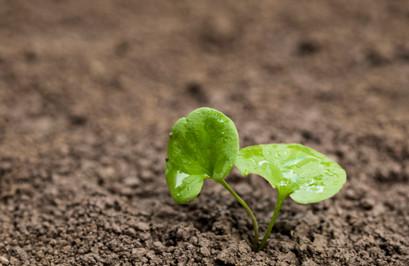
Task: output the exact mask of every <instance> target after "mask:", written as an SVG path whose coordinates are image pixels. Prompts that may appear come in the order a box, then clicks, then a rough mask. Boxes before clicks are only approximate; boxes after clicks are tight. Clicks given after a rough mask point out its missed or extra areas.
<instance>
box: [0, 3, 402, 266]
mask: <svg viewBox="0 0 409 266" xmlns="http://www.w3.org/2000/svg"><path fill="white" fill-rule="evenodd" d="M408 25H409V4H408V1H406V0H401V1H398V0H396V1H389V0H383V1H382V0H379V1H373V0H364V1H352V0H351V1H341V0H340V1H257V2H244V1H243V2H241V1H240V2H238V1H217V2H210V1H155V2H151V1H126V0H121V1H107V0H101V1H98V2H96V1H50V0H45V1H17V0H15V1H7V0H0V264H2V265H409V207H408V202H409V193H408V190H409V138H408V136H409V34H408ZM199 106H211V107H214V108H218V109H220V110H222V111H223V112H225V113H226V114H228V115H229V116H230V117H231V118H232V119H233V120H234V121H235V122H236V124H237V127H238V130H239V133H240V140H241V145H242V146H246V145H251V144H255V143H272V142H287V143H289V142H297V143H303V144H306V145H309V146H311V147H313V148H315V149H318V150H319V151H321V152H323V153H326V154H328V155H329V156H331V157H332V158H333V159H335V160H337V161H338V162H339V163H340V164H341V165H342V166H343V167H344V168H345V169H346V170H347V172H348V181H347V184H346V185H345V186H344V188H343V189H342V191H341V192H340V193H339V194H337V195H336V196H334V197H333V198H331V199H328V200H326V201H324V202H321V203H318V204H312V205H297V204H295V203H294V202H292V201H291V200H287V201H286V202H285V203H284V207H283V210H282V215H281V216H280V218H279V221H278V223H277V225H276V226H275V228H274V230H273V234H272V237H271V240H270V241H269V245H268V247H267V248H266V249H265V250H263V251H260V252H258V253H256V252H253V251H252V250H251V247H250V246H249V238H250V237H251V232H252V231H251V230H252V228H251V222H250V221H249V219H248V218H247V216H246V214H245V212H244V211H243V210H242V208H241V207H240V206H239V205H238V204H237V203H236V202H235V201H234V199H233V198H232V197H231V195H230V194H228V192H226V191H224V190H223V189H222V187H221V186H220V185H217V184H215V183H212V182H207V183H206V185H205V188H204V190H203V192H202V193H201V196H200V198H199V199H197V200H195V201H194V202H192V203H191V204H188V205H185V206H178V205H176V204H175V203H174V202H173V201H172V199H171V198H170V196H169V193H168V190H167V187H166V184H165V178H164V160H165V158H166V145H167V138H168V132H169V129H170V127H171V125H172V124H173V122H174V121H175V120H176V119H177V118H178V117H180V116H183V115H186V114H187V113H188V112H190V111H191V110H193V109H194V108H197V107H199ZM228 182H230V183H231V184H232V185H233V186H234V187H235V188H236V189H237V191H238V192H239V193H240V194H241V195H242V196H243V198H244V199H245V200H246V201H248V203H249V204H250V205H251V206H252V208H254V210H255V212H256V214H257V217H258V219H259V221H260V224H261V227H262V229H264V228H265V227H266V225H267V223H268V221H269V217H270V215H271V211H272V209H273V207H274V202H275V192H274V191H273V189H271V188H270V187H269V186H268V184H267V183H266V182H265V181H263V180H262V179H261V178H260V177H258V176H249V177H240V176H239V175H238V174H237V171H233V173H232V175H231V176H229V177H228Z"/></svg>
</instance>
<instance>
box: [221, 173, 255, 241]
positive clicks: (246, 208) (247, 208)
mask: <svg viewBox="0 0 409 266" xmlns="http://www.w3.org/2000/svg"><path fill="white" fill-rule="evenodd" d="M220 184H222V185H223V187H224V188H225V189H227V190H228V191H229V192H230V194H232V195H233V197H234V198H235V199H236V200H237V201H238V203H240V205H241V206H243V208H244V209H245V210H246V212H247V214H248V216H249V217H250V219H251V221H252V223H253V230H254V248H255V249H257V248H258V241H259V229H258V223H257V219H256V216H255V215H254V212H253V211H252V210H251V208H250V207H249V205H248V204H247V203H246V202H245V201H244V200H243V199H242V198H241V197H240V196H239V194H237V193H236V191H235V190H234V189H233V188H232V187H231V186H230V185H229V184H228V183H227V182H226V180H224V179H223V180H222V181H220Z"/></svg>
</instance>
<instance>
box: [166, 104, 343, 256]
mask: <svg viewBox="0 0 409 266" xmlns="http://www.w3.org/2000/svg"><path fill="white" fill-rule="evenodd" d="M233 165H236V167H237V168H238V169H239V170H240V172H241V173H242V174H243V175H248V174H249V173H253V174H257V175H260V176H262V177H263V178H265V179H266V180H267V182H268V183H269V184H270V185H271V186H272V187H273V188H275V189H276V190H277V201H276V206H275V208H274V211H273V215H272V217H271V221H270V223H269V224H268V227H267V229H266V232H265V234H264V237H263V238H262V239H261V242H260V239H259V226H258V223H257V220H256V216H255V215H254V212H253V211H252V210H251V208H250V207H249V206H248V204H247V203H246V202H245V201H244V200H243V199H242V198H241V197H240V196H239V195H238V194H237V193H236V191H235V190H234V189H233V188H232V187H231V186H230V185H229V184H228V183H227V181H226V180H225V178H226V177H227V176H228V175H229V173H230V171H231V169H232V168H233ZM207 179H210V180H213V181H215V182H217V183H219V184H221V185H222V186H223V187H224V188H225V189H226V190H227V191H229V192H230V193H231V194H232V195H233V197H234V198H235V199H236V200H237V201H238V202H239V203H240V204H241V206H243V208H244V209H245V210H246V212H247V214H248V215H249V217H250V219H251V221H252V223H253V230H254V249H255V250H260V249H263V248H264V247H265V246H266V244H267V240H268V238H269V237H270V235H271V231H272V228H273V226H274V224H275V222H276V220H277V217H278V215H279V213H280V210H281V207H282V204H283V201H284V200H285V199H286V198H287V197H291V198H292V199H293V200H294V201H295V202H297V203H301V204H307V203H315V202H319V201H322V200H325V199H327V198H329V197H331V196H333V195H334V194H336V193H337V192H338V191H339V190H340V189H341V188H342V186H343V184H344V183H345V181H346V173H345V171H344V170H343V169H342V168H341V167H340V166H339V165H338V164H337V163H335V162H334V161H332V160H330V159H328V158H327V157H326V156H325V155H323V154H321V153H319V152H317V151H315V150H313V149H311V148H308V147H306V146H303V145H301V144H266V145H255V146H249V147H246V148H243V149H241V150H239V138H238V133H237V129H236V127H235V125H234V123H233V121H231V120H230V119H229V118H228V117H227V116H225V115H224V114H223V113H221V112H219V111H217V110H214V109H211V108H206V107H204V108H199V109H196V110H195V111H193V112H191V113H190V114H189V115H188V116H187V117H183V118H181V119H179V120H178V121H177V122H176V123H175V125H174V126H173V128H172V131H171V133H170V139H169V144H168V158H167V161H166V181H167V184H168V187H169V190H170V194H171V196H172V198H173V199H174V200H175V201H176V202H177V203H178V204H186V203H188V202H190V201H192V200H193V199H195V198H196V197H197V196H198V195H199V193H200V191H201V190H202V187H203V184H204V182H205V180H207Z"/></svg>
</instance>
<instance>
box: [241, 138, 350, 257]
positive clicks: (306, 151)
mask: <svg viewBox="0 0 409 266" xmlns="http://www.w3.org/2000/svg"><path fill="white" fill-rule="evenodd" d="M236 166H237V168H238V169H239V170H240V172H241V173H242V174H243V175H245V176H246V175H248V174H249V173H253V174H256V175H259V176H262V177H263V178H265V179H266V180H267V182H268V183H269V184H270V185H271V186H272V187H273V188H275V189H276V190H277V200H276V206H275V208H274V212H273V214H272V217H271V220H270V223H269V224H268V226H267V230H266V232H265V234H264V237H263V239H262V240H261V243H260V245H259V246H258V249H263V248H264V247H265V246H266V244H267V240H268V238H269V237H270V235H271V230H272V229H273V226H274V224H275V222H276V220H277V217H278V215H279V214H280V211H281V207H282V204H283V201H284V200H285V199H286V198H287V197H291V198H292V199H293V200H294V201H295V202H297V203H300V204H308V203H316V202H320V201H322V200H325V199H328V198H329V197H331V196H333V195H335V194H336V193H337V192H338V191H339V190H340V189H341V188H342V186H343V185H344V183H345V181H346V173H345V171H344V169H342V168H341V167H340V166H339V165H338V164H337V163H336V162H334V161H332V160H330V159H329V158H328V157H326V156H325V155H323V154H321V153H319V152H317V151H315V150H313V149H311V148H308V147H306V146H304V145H301V144H265V145H255V146H249V147H246V148H243V149H241V150H240V153H239V156H238V158H237V162H236Z"/></svg>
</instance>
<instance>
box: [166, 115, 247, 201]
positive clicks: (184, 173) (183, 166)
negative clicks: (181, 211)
mask: <svg viewBox="0 0 409 266" xmlns="http://www.w3.org/2000/svg"><path fill="white" fill-rule="evenodd" d="M238 152H239V138H238V133H237V129H236V127H235V125H234V123H233V121H231V120H230V118H228V117H227V116H225V115H224V114H223V113H221V112H219V111H217V110H215V109H211V108H207V107H203V108H199V109H196V110H194V111H193V112H191V113H190V114H189V115H188V116H187V117H183V118H181V119H179V120H178V121H177V122H176V123H175V125H174V126H173V128H172V131H171V133H170V139H169V144H168V159H167V163H166V181H167V184H168V187H169V190H170V193H171V195H172V197H173V199H174V200H175V201H176V202H177V203H179V204H184V203H187V202H189V201H191V200H193V199H194V198H196V197H197V195H198V194H199V193H200V191H201V188H202V186H203V183H204V180H205V179H207V178H211V179H214V180H216V181H221V180H223V179H224V178H225V177H226V176H227V175H228V174H229V173H230V171H231V169H232V167H233V165H234V162H235V161H236V158H237V154H238Z"/></svg>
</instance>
